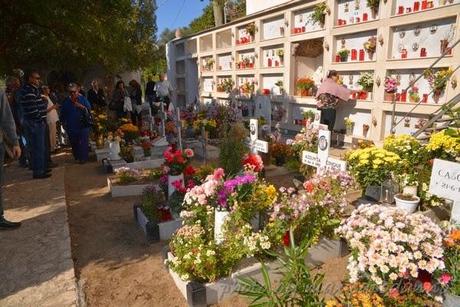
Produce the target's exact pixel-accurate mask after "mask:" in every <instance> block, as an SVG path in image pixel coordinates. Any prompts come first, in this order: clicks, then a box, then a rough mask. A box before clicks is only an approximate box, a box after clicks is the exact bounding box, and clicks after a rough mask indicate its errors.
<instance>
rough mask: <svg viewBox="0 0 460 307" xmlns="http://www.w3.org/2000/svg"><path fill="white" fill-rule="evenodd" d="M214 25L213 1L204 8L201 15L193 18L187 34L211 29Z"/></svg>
mask: <svg viewBox="0 0 460 307" xmlns="http://www.w3.org/2000/svg"><path fill="white" fill-rule="evenodd" d="M213 27H215V23H214V13H213V9H212V3H210V4H208V5H207V6H206V7H205V8H204V9H203V13H202V15H201V16H199V17H197V18H195V19H193V20H192V21H191V22H190V24H189V26H188V28H187V30H186V31H185V34H187V35H191V34H194V33H198V32H201V31H204V30H207V29H211V28H213Z"/></svg>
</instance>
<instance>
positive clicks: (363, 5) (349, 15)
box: [336, 0, 378, 25]
mask: <svg viewBox="0 0 460 307" xmlns="http://www.w3.org/2000/svg"><path fill="white" fill-rule="evenodd" d="M336 12H337V16H336V19H337V20H336V25H340V24H339V22H338V20H339V19H340V20H345V21H346V24H347V25H349V24H355V23H360V22H365V21H371V20H375V19H378V13H377V14H374V13H373V12H372V10H371V9H370V8H369V7H368V6H367V1H366V0H339V1H338V3H337V11H336Z"/></svg>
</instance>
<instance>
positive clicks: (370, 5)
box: [366, 0, 380, 14]
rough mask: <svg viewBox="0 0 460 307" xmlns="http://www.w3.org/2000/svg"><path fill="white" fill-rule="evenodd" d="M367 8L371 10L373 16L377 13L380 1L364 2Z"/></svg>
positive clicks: (368, 0)
mask: <svg viewBox="0 0 460 307" xmlns="http://www.w3.org/2000/svg"><path fill="white" fill-rule="evenodd" d="M366 4H367V7H368V8H370V9H371V10H372V13H373V14H377V12H378V11H379V6H380V0H366Z"/></svg>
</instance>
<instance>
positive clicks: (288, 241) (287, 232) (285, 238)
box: [283, 231, 291, 246]
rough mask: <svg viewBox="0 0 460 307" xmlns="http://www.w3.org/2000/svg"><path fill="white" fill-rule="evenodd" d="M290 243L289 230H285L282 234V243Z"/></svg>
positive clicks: (286, 244) (285, 244)
mask: <svg viewBox="0 0 460 307" xmlns="http://www.w3.org/2000/svg"><path fill="white" fill-rule="evenodd" d="M290 244H291V240H290V238H289V231H286V233H285V234H284V236H283V245H284V246H289V245H290Z"/></svg>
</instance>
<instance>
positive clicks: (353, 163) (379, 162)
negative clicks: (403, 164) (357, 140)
mask: <svg viewBox="0 0 460 307" xmlns="http://www.w3.org/2000/svg"><path fill="white" fill-rule="evenodd" d="M346 160H347V163H348V166H349V169H350V172H351V173H352V174H353V177H354V178H355V179H356V181H357V182H358V183H359V184H360V186H361V188H363V189H366V187H367V186H379V185H381V184H382V183H383V182H384V181H385V180H387V179H389V178H390V177H391V174H392V172H393V171H394V170H395V169H396V167H397V166H398V164H399V161H400V160H401V159H400V157H399V156H398V155H397V154H395V153H393V152H391V151H388V150H385V149H381V148H377V147H369V148H365V149H356V150H354V151H352V152H351V153H350V154H348V155H347V157H346Z"/></svg>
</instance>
